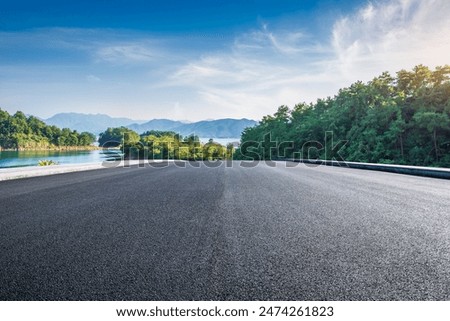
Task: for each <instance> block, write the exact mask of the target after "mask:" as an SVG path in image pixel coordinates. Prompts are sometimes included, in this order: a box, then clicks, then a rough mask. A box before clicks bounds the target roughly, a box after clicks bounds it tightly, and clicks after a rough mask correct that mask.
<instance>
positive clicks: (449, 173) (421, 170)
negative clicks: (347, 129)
mask: <svg viewBox="0 0 450 321" xmlns="http://www.w3.org/2000/svg"><path fill="white" fill-rule="evenodd" d="M284 160H285V161H290V162H298V163H305V164H314V165H326V166H338V167H347V168H356V169H366V170H372V171H381V172H390V173H396V174H406V175H415V176H423V177H432V178H441V179H450V169H449V168H441V167H421V166H408V165H391V164H375V163H358V162H340V161H333V160H320V159H318V160H309V159H284Z"/></svg>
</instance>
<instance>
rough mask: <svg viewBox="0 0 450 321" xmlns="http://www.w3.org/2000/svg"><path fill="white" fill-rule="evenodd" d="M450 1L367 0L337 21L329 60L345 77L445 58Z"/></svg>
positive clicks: (440, 62) (438, 62)
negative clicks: (332, 57) (372, 0)
mask: <svg viewBox="0 0 450 321" xmlns="http://www.w3.org/2000/svg"><path fill="white" fill-rule="evenodd" d="M449 17H450V2H449V1H448V0H394V1H389V2H382V3H378V4H372V3H369V4H368V5H366V6H365V7H363V8H362V9H360V10H359V11H358V12H356V13H355V14H353V15H350V16H348V17H344V18H342V19H339V20H338V21H336V23H335V25H334V27H333V31H332V43H331V44H332V49H333V52H334V54H335V58H336V60H335V61H332V63H333V64H334V65H335V67H336V68H337V69H338V71H339V72H340V74H341V75H342V76H344V77H345V79H347V80H350V79H353V80H356V78H364V80H366V79H367V78H368V77H372V76H375V75H376V74H377V73H379V72H381V71H383V70H388V71H391V72H395V71H398V70H399V69H401V68H407V69H409V68H412V67H413V66H414V65H417V64H425V65H428V66H436V65H443V64H446V63H449V59H448V57H449V54H448V53H449V52H450V42H449V39H450V31H449V30H450V19H449Z"/></svg>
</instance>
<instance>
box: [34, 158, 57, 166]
mask: <svg viewBox="0 0 450 321" xmlns="http://www.w3.org/2000/svg"><path fill="white" fill-rule="evenodd" d="M52 165H58V163H57V162H54V161H52V160H51V159H50V160H49V159H44V160H40V161H39V162H38V166H52Z"/></svg>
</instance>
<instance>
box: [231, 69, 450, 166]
mask: <svg viewBox="0 0 450 321" xmlns="http://www.w3.org/2000/svg"><path fill="white" fill-rule="evenodd" d="M449 75H450V66H448V65H446V66H444V67H437V68H436V69H435V70H434V71H433V70H430V69H429V68H428V67H426V66H423V65H419V66H416V67H415V68H413V70H412V71H406V70H401V71H399V72H398V73H397V74H396V77H392V76H391V75H390V74H389V73H387V72H385V73H383V74H382V75H380V76H379V77H376V78H374V79H373V80H372V81H369V82H368V83H362V82H356V83H354V84H352V85H351V86H350V87H348V88H344V89H341V90H340V91H339V93H338V94H337V95H336V96H334V97H333V98H331V97H329V98H327V99H319V100H318V101H317V102H316V103H311V104H305V103H301V104H297V105H296V106H294V108H292V109H289V108H288V107H287V106H281V107H279V108H278V110H277V112H276V113H275V114H274V115H271V116H265V117H263V119H262V120H261V121H260V122H259V123H258V125H256V126H254V127H250V128H246V129H245V130H244V132H243V133H242V136H241V142H242V145H241V148H240V149H238V150H237V151H236V153H235V159H250V158H251V159H255V158H259V159H275V158H280V157H283V156H285V157H297V158H308V157H310V158H320V159H333V158H334V159H343V160H346V161H357V162H371V163H395V164H408V165H422V166H442V167H450V81H449ZM269 135H270V137H269ZM331 135H332V136H333V140H334V143H333V146H330V139H331ZM326 136H327V140H328V142H327V143H326V142H325V141H326ZM269 138H270V139H271V140H272V141H274V142H272V143H270V142H269ZM265 140H266V141H267V142H266V143H264V141H265ZM338 141H341V143H340V145H341V146H337V144H338ZM344 141H347V142H346V143H345V145H344ZM311 147H313V148H311Z"/></svg>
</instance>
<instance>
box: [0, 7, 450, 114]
mask: <svg viewBox="0 0 450 321" xmlns="http://www.w3.org/2000/svg"><path fill="white" fill-rule="evenodd" d="M449 3H450V2H449V1H447V0H379V1H371V2H364V1H332V0H327V1H309V0H305V1H300V0H297V1H281V0H278V1H269V0H253V1H222V0H220V1H219V0H217V1H127V2H125V1H97V2H95V3H93V2H87V1H71V2H63V1H53V2H50V1H47V2H46V1H44V2H42V1H39V2H36V1H30V2H27V1H10V3H7V2H6V1H2V2H1V4H0V12H1V15H0V107H1V108H3V109H6V110H8V111H10V112H15V111H16V110H22V111H24V112H26V113H28V114H34V115H37V116H40V117H44V118H46V117H49V116H51V115H53V114H55V113H59V112H83V113H105V114H109V115H111V116H120V117H130V118H134V119H151V118H170V119H177V120H190V121H195V120H201V119H212V118H225V117H232V118H242V117H246V118H253V119H259V118H261V117H262V116H263V115H266V114H270V113H273V112H274V111H275V110H276V108H277V107H278V106H279V105H282V104H286V105H289V106H291V107H292V106H293V105H294V104H295V103H299V102H302V101H306V102H311V101H315V100H316V99H317V98H324V97H326V96H330V95H331V96H332V95H334V94H335V93H336V92H337V90H338V89H339V88H341V87H345V86H348V85H350V84H351V83H353V82H355V81H357V80H362V81H367V80H370V79H371V78H373V77H374V76H376V75H378V74H380V73H381V72H383V71H385V70H387V71H390V72H392V73H393V72H395V71H398V70H400V69H402V68H406V69H410V68H412V67H413V66H414V65H416V64H419V63H423V64H426V65H428V66H430V67H434V66H437V65H443V64H448V63H450V61H449V59H448V52H450V42H449V41H450V40H449V39H450V37H449V36H450V35H449V30H450V19H448V17H449V16H450V4H449Z"/></svg>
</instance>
